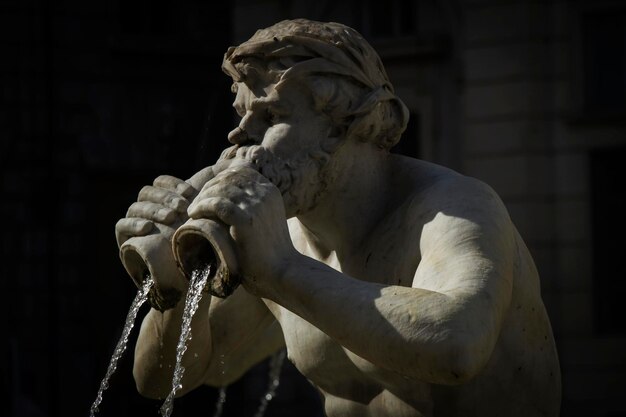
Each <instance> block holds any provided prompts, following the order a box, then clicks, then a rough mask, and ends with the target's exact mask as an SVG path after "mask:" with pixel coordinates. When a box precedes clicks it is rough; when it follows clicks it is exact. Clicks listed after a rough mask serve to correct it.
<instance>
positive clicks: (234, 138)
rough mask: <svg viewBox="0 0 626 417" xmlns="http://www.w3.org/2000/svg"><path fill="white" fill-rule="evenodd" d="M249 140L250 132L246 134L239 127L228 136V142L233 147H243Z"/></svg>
mask: <svg viewBox="0 0 626 417" xmlns="http://www.w3.org/2000/svg"><path fill="white" fill-rule="evenodd" d="M249 140H250V139H249V137H248V132H246V131H245V130H244V129H242V128H241V127H239V126H238V127H236V128H235V129H233V130H231V132H230V133H229V134H228V141H229V142H230V143H232V144H233V145H243V144H245V143H246V142H248V141H249Z"/></svg>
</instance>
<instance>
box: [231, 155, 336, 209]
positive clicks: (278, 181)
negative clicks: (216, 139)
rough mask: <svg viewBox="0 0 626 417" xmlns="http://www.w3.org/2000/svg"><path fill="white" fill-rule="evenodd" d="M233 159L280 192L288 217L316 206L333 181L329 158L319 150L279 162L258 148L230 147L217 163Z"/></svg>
mask: <svg viewBox="0 0 626 417" xmlns="http://www.w3.org/2000/svg"><path fill="white" fill-rule="evenodd" d="M225 159H235V160H237V159H238V160H242V161H246V162H249V163H251V164H252V165H253V166H254V167H255V168H256V169H257V170H258V171H259V173H260V174H261V175H263V176H264V177H265V178H267V179H268V180H270V181H271V182H272V184H274V185H275V186H276V187H277V188H278V189H279V190H280V192H281V194H282V196H283V200H284V203H285V211H286V212H287V216H288V217H292V216H297V215H300V214H304V213H306V212H308V211H310V210H312V209H313V208H315V207H316V206H317V204H318V203H319V201H320V199H321V197H322V196H323V195H324V194H325V191H326V190H327V188H328V184H329V183H330V181H331V180H332V179H331V177H332V175H331V171H332V170H331V169H330V164H329V162H330V160H331V154H330V153H329V152H326V151H324V150H322V149H317V150H314V151H301V152H299V153H298V154H296V155H294V156H293V157H291V158H289V159H282V158H280V157H278V156H276V155H275V154H274V153H273V152H272V151H270V150H268V149H267V148H263V147H261V146H259V145H252V146H244V147H239V146H231V147H230V148H227V149H225V150H224V152H222V155H221V156H220V160H225Z"/></svg>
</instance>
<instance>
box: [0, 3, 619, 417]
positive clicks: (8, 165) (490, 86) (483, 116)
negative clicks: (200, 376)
mask: <svg viewBox="0 0 626 417" xmlns="http://www.w3.org/2000/svg"><path fill="white" fill-rule="evenodd" d="M309 3H310V4H309ZM600 3H602V5H601V6H602V7H599V5H600ZM502 4H504V5H505V6H504V7H502V8H501V9H500V6H501V5H502ZM517 6H520V7H519V8H516V7H517ZM242 10H244V11H245V13H244V12H242ZM511 10H513V12H511ZM515 10H519V11H521V13H520V14H519V16H517V15H516V13H515ZM302 11H304V12H302ZM307 11H308V12H310V14H307ZM546 11H547V12H548V13H546ZM440 12H441V13H440ZM439 13H440V14H439ZM301 16H304V17H310V18H314V19H317V20H338V21H342V22H345V23H347V24H349V25H351V26H354V27H355V28H356V29H358V30H360V31H361V32H362V33H364V34H365V35H366V38H368V39H370V40H372V39H373V40H374V41H375V42H372V43H373V44H374V47H375V48H376V49H377V50H379V52H380V51H383V52H381V55H383V62H385V64H386V65H387V68H388V70H390V73H391V72H394V73H395V75H397V76H398V77H399V78H400V79H399V80H397V79H394V78H392V81H393V82H394V84H395V85H396V87H398V85H407V84H408V85H411V86H413V85H414V84H415V85H416V87H415V89H414V90H411V91H409V93H414V95H415V96H417V97H418V98H420V100H421V99H422V98H423V97H432V98H433V100H432V102H431V101H414V102H412V103H409V102H408V101H407V105H409V107H410V108H411V113H412V121H411V124H410V125H409V127H408V129H407V133H406V134H405V137H406V138H409V139H404V140H403V141H402V142H401V144H400V146H399V148H398V149H396V151H398V152H402V153H406V154H408V155H411V156H418V157H422V158H425V159H429V160H433V161H434V162H438V163H442V164H444V165H449V166H452V167H453V168H454V169H458V170H459V171H461V172H464V173H468V174H470V175H472V176H476V177H478V178H480V179H483V180H485V181H487V182H488V183H489V184H491V185H492V186H494V188H495V189H496V191H498V193H500V195H501V196H503V200H504V201H505V203H506V204H507V207H508V208H509V211H510V212H511V214H512V217H513V219H514V221H515V223H516V225H517V226H518V228H520V231H521V232H522V235H523V236H524V238H525V239H526V242H527V243H528V244H529V247H530V249H531V252H532V253H533V256H534V258H535V260H536V261H537V264H538V266H539V270H540V272H541V275H542V291H543V296H544V300H545V302H546V306H547V308H548V311H549V313H550V317H551V320H552V323H553V326H554V330H555V335H556V338H557V345H558V348H559V353H560V357H561V365H562V370H563V386H564V395H563V398H564V399H563V408H562V409H563V413H562V414H563V415H564V416H583V415H584V416H588V415H598V416H605V417H618V416H624V415H626V406H624V403H623V400H622V398H623V392H624V391H625V390H626V386H625V382H624V381H625V380H626V350H625V349H624V346H626V320H624V314H623V313H622V312H621V305H622V304H623V301H622V300H623V294H624V292H625V291H626V280H625V279H624V278H625V277H624V272H623V270H624V268H623V265H622V259H623V254H624V250H625V248H626V246H625V244H624V242H623V236H624V235H626V220H625V219H626V216H624V215H623V212H624V210H626V200H625V197H624V193H623V188H624V187H623V185H622V184H623V181H622V179H623V174H622V171H623V161H624V158H626V135H625V134H623V133H622V132H624V126H625V125H626V76H624V74H626V24H625V22H626V2H623V1H620V0H617V1H613V0H602V1H595V2H594V1H588V2H585V1H582V0H580V1H578V0H572V1H569V0H506V1H504V0H503V1H497V0H493V1H491V0H463V1H461V0H459V1H456V0H423V1H422V0H389V1H386V2H382V1H374V0H369V1H364V2H360V1H357V0H350V1H346V2H334V1H318V2H306V1H295V0H294V1H289V0H284V1H279V0H267V1H260V2H255V1H251V0H241V1H237V2H234V1H233V2H228V1H225V2H218V1H202V0H184V1H177V2H173V1H164V0H157V1H149V0H133V1H124V0H111V1H106V0H95V1H89V2H85V1H78V0H58V1H46V0H24V1H19V0H0V45H2V55H0V57H1V58H0V76H1V77H2V90H1V91H2V96H1V97H0V103H2V106H1V107H0V169H1V180H0V187H1V188H0V193H1V194H0V210H1V212H0V213H1V217H0V219H2V226H1V229H0V230H1V231H2V233H1V244H2V248H1V251H0V253H1V256H2V258H1V260H2V262H0V277H1V283H2V284H3V285H2V292H0V294H1V296H0V297H1V298H0V299H1V300H2V302H1V303H0V304H1V309H2V310H0V311H1V312H2V314H1V320H2V322H1V324H2V327H1V329H4V332H3V335H6V337H4V338H3V339H0V341H1V342H2V343H0V378H1V379H0V392H1V393H2V394H1V396H0V400H3V402H2V404H3V406H2V407H1V408H0V410H2V411H0V415H7V416H11V417H18V416H19V417H30V416H36V417H38V416H85V415H88V412H89V407H90V405H91V403H92V402H93V400H94V399H95V395H96V392H97V390H98V387H99V384H100V379H101V378H102V376H103V375H104V373H105V370H106V367H107V364H108V361H109V358H110V356H111V353H112V351H113V348H114V346H115V344H116V342H117V339H118V337H119V335H120V334H121V331H122V326H123V323H124V318H125V316H126V312H127V309H128V307H129V305H130V303H131V300H132V299H133V297H134V295H135V293H136V288H135V287H134V285H133V284H132V282H131V280H130V279H129V278H128V276H127V275H126V272H125V271H124V269H123V267H122V265H121V263H120V262H119V260H118V250H117V245H116V243H115V238H114V225H115V222H116V221H117V220H118V219H119V218H120V217H123V216H124V215H125V212H126V209H127V207H128V206H129V205H130V204H131V203H132V202H133V201H134V200H135V199H136V195H137V192H138V191H139V189H140V188H141V187H142V186H143V185H145V184H149V183H151V182H152V180H153V179H154V178H155V177H156V176H158V175H160V174H171V175H174V176H177V177H181V178H188V177H189V176H191V175H192V174H193V173H195V172H196V171H198V170H199V169H201V168H203V167H204V166H207V165H210V164H211V163H212V162H213V161H214V160H215V159H216V158H217V157H218V155H219V153H220V151H221V150H222V149H223V148H224V147H225V146H226V144H227V141H226V139H225V138H226V135H227V132H228V131H229V130H231V128H232V127H233V125H234V120H235V119H234V112H233V111H232V109H231V102H232V94H231V92H230V84H231V82H230V79H229V78H228V77H227V76H226V75H224V74H223V73H222V72H221V70H220V65H221V61H222V56H223V54H224V52H225V51H226V48H227V47H228V46H230V45H233V44H237V43H239V42H241V41H242V40H245V39H246V38H247V37H249V36H250V35H251V34H252V33H253V32H254V30H255V29H256V28H260V27H264V26H268V25H270V24H272V23H274V22H276V21H277V20H280V19H282V18H293V17H301ZM411 16H412V17H413V19H411ZM416 16H417V18H416ZM441 16H446V19H447V20H446V19H441V20H437V19H439V18H440V17H441ZM482 19H484V21H485V23H484V24H483V23H482V22H483V20H482ZM450 22H452V23H450ZM501 22H505V23H501ZM563 22H569V24H570V25H571V27H570V28H569V29H567V30H565V31H563V30H561V29H559V28H558V26H559V25H563ZM464 25H467V26H466V27H468V28H470V29H468V30H466V31H465V32H463V27H464ZM507 26H511V27H510V28H509V27H507ZM553 26H554V28H553ZM528 28H531V29H532V30H530V29H528ZM546 28H547V29H546ZM509 29H510V33H509ZM526 29H528V30H526ZM544 29H546V31H545V33H544ZM553 29H554V30H553ZM559 31H560V32H559ZM440 32H441V33H444V35H445V36H440V35H441V33H440ZM526 32H529V33H526ZM557 32H559V33H561V34H555V33H557ZM562 33H571V35H567V36H564V35H563V34H562ZM520 45H522V47H526V46H527V45H530V46H528V48H529V49H528V50H529V51H530V52H528V53H527V54H526V55H523V54H522V55H523V56H522V58H520V57H519V56H518V55H516V54H515V51H518V50H519V49H517V48H519V46H520ZM545 45H548V46H550V45H551V46H553V49H548V51H549V53H547V54H544V53H543V52H541V51H543V50H542V49H541V48H542V47H543V46H545ZM522 50H523V49H522ZM493 51H498V52H497V53H495V54H493V55H490V53H493ZM536 51H540V52H539V55H535V54H536ZM564 51H565V52H568V53H569V56H565V55H562V53H563V52H564ZM551 54H553V55H554V56H553V55H551ZM494 57H495V58H494ZM502 57H505V58H506V59H502ZM508 58H511V59H510V62H509V60H508ZM516 60H517V61H516ZM557 61H558V62H568V67H567V68H565V69H563V68H562V69H561V70H559V71H561V72H558V71H557V72H556V73H554V74H553V73H551V72H550V71H551V70H552V68H551V66H550V65H552V63H554V62H557ZM463 62H464V64H463ZM476 63H478V64H476ZM472 65H474V66H472ZM555 66H557V67H558V65H555ZM406 68H409V69H410V71H412V72H411V74H412V75H411V76H409V75H407V72H406ZM459 68H461V69H459ZM494 68H495V69H494ZM546 74H547V75H546ZM412 76H415V78H416V79H418V80H419V82H418V83H414V82H413V79H412V78H411V77H412ZM403 77H404V78H403ZM561 79H568V82H567V89H568V94H569V95H567V94H566V95H564V94H562V93H561V92H560V90H558V89H556V88H555V91H552V90H550V88H553V86H554V85H560V84H559V83H560V82H561V81H562V80H561ZM418 84H419V85H418ZM519 85H523V86H526V85H527V86H528V88H527V89H526V90H524V91H523V92H522V93H519V90H516V89H515V88H517V86H519ZM511 86H513V87H511ZM545 86H548V88H547V90H550V91H549V93H550V94H553V96H550V95H549V94H548V93H547V92H546V87H545ZM405 92H406V91H405ZM515 94H519V95H515ZM409 96H410V94H409ZM494 97H495V98H494ZM529 97H530V99H529ZM555 97H557V98H558V100H557V99H556V98H555ZM563 97H566V98H563ZM403 99H404V97H403ZM463 100H466V101H465V103H466V105H465V111H466V113H467V115H466V116H467V117H466V118H465V119H464V118H463V117H462V115H460V113H461V112H460V111H459V108H462V107H463V106H462V105H461V104H459V103H463ZM550 100H553V101H554V102H557V101H568V100H569V101H570V102H571V104H570V103H568V106H566V107H565V108H564V109H561V108H558V109H557V110H554V109H555V108H557V107H558V106H554V108H552V107H549V106H544V103H545V102H546V101H550ZM518 101H519V102H523V103H526V102H528V103H529V105H528V108H525V107H523V106H518V105H517V102H518ZM424 103H426V104H424ZM467 103H468V104H467ZM502 109H504V110H502ZM507 112H508V113H507ZM546 121H547V122H546ZM552 122H555V124H554V126H557V127H554V126H553V125H550V124H549V123H552ZM463 123H465V124H463ZM494 126H495V127H494ZM518 127H520V128H519V129H518ZM472 129H473V130H472ZM483 129H484V130H483ZM490 129H494V130H490ZM559 129H561V130H559ZM459 131H463V132H461V133H465V136H466V142H465V143H460V142H459V141H458V140H456V139H454V138H455V137H461V136H463V135H462V134H461V133H460V132H459ZM520 131H521V132H522V133H519V132H520ZM472 132H480V133H481V134H480V135H479V134H476V133H472ZM485 132H486V134H484V135H483V134H482V133H485ZM494 132H495V133H496V134H493V133H494ZM501 133H504V135H501ZM507 134H508V136H507ZM429 135H430V136H432V138H431V139H432V142H433V143H432V146H430V145H429V146H430V147H429V146H426V145H425V144H427V143H428V140H427V139H428V136H429ZM518 136H520V137H523V144H522V145H523V146H520V147H519V148H512V145H511V146H509V143H514V142H515V139H516V138H517V137H518ZM511 137H512V138H511ZM411 138H412V139H411ZM520 155H521V156H520ZM520 160H521V161H522V163H521V164H519V165H514V168H511V167H510V166H509V165H507V164H508V162H507V163H502V164H500V163H501V162H502V161H512V162H516V161H520ZM574 162H576V163H574ZM524 164H526V165H524ZM494 167H495V168H494ZM519 167H521V168H520V169H517V168H519ZM524 167H525V168H526V169H527V171H521V169H522V168H524ZM544 171H546V172H548V174H549V175H544V174H545V172H544ZM537 177H539V178H540V180H537V179H536V178H537ZM519 178H522V179H521V180H519ZM555 178H556V179H555ZM559 181H560V182H559ZM521 182H525V183H528V184H530V185H529V187H528V188H529V190H530V191H529V192H527V194H528V195H530V197H528V196H527V195H526V194H524V193H523V192H522V193H519V192H518V193H517V194H516V191H515V187H518V185H519V184H520V183H521ZM546 184H547V185H546ZM563 184H564V186H563V187H562V188H564V190H560V188H559V187H561V186H562V185H563ZM580 184H583V186H580ZM550 187H551V188H550ZM543 188H546V189H548V188H549V190H548V191H547V192H545V195H544V194H541V190H542V189H543ZM511 190H513V191H511ZM537 190H539V191H537ZM572 190H574V191H572ZM580 190H583V191H580ZM523 191H524V190H523ZM524 192H526V191H524ZM559 193H560V194H559ZM576 193H579V194H576ZM540 194H541V195H540ZM520 195H521V197H520ZM537 207H539V208H538V209H537ZM570 208H572V209H571V210H570ZM533 210H534V211H533ZM546 218H548V219H550V220H549V221H546V220H545V219H546ZM587 229H589V230H590V232H589V233H588V235H586V234H585V233H587V232H585V231H586V230H587ZM546 230H547V231H546ZM533 233H535V236H533ZM570 235H572V236H574V238H572V239H571V240H572V241H571V242H570V241H568V240H567V239H569V237H568V236H570ZM581 236H582V237H581ZM586 280H588V281H589V282H587V281H586ZM143 314H145V308H144V310H142V312H140V317H139V318H138V321H137V323H140V320H141V316H142V315H143ZM136 333H137V329H135V331H134V332H133V335H132V337H131V341H130V347H129V351H128V352H127V355H126V357H125V358H124V359H123V360H122V361H121V362H120V364H119V369H118V371H117V373H116V374H115V375H114V377H113V378H112V381H111V384H110V389H109V390H107V391H106V392H105V395H104V401H103V403H102V406H101V412H100V414H99V415H101V416H118V417H124V416H131V415H132V416H144V415H145V416H155V415H157V410H158V408H159V406H160V405H161V402H159V401H150V400H147V399H144V398H142V397H141V396H139V395H138V394H137V392H136V390H135V387H134V382H133V380H132V372H131V369H132V349H133V346H134V338H135V337H136ZM267 367H268V364H267V363H262V364H260V365H259V366H257V367H256V368H254V369H253V370H252V371H251V372H250V373H249V374H248V375H247V376H246V377H244V378H243V379H242V380H241V381H240V382H238V383H236V384H234V385H233V386H231V387H229V389H228V399H227V402H226V406H225V409H224V416H241V417H246V416H252V415H254V411H255V410H256V407H257V406H258V403H259V401H260V397H261V396H262V393H263V391H264V389H265V386H266V384H267V375H268V369H267ZM216 395H217V392H216V390H215V389H212V388H209V387H202V388H200V389H197V390H195V391H194V392H192V393H190V394H188V395H186V396H185V397H183V398H181V399H178V400H176V402H175V407H174V415H175V416H197V415H212V413H213V408H214V404H215V398H216ZM266 415H267V416H268V417H271V416H292V415H298V416H321V415H322V414H321V406H320V401H319V398H318V397H317V393H316V392H315V391H314V390H313V389H312V388H311V387H310V386H309V385H308V383H307V382H306V381H305V380H304V379H303V377H301V376H300V375H299V374H298V373H297V371H295V369H294V368H293V366H291V365H290V364H289V363H288V362H287V363H286V364H285V367H284V368H283V375H282V384H281V385H280V388H279V390H278V396H277V398H276V399H275V400H274V401H273V402H272V403H271V405H270V407H269V408H268V412H267V413H266Z"/></svg>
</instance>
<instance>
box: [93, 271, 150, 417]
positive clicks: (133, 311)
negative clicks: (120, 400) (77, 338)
mask: <svg viewBox="0 0 626 417" xmlns="http://www.w3.org/2000/svg"><path fill="white" fill-rule="evenodd" d="M152 284H153V281H152V277H151V276H150V275H146V277H145V279H144V281H143V285H142V286H141V288H140V289H139V290H138V291H137V295H136V296H135V299H134V300H133V303H132V304H131V305H130V310H129V311H128V315H127V316H126V324H125V325H124V330H123V331H122V336H121V337H120V340H119V341H118V342H117V345H116V346H115V351H113V356H112V357H111V361H110V362H109V367H108V368H107V372H106V374H105V375H104V378H102V382H101V383H100V389H99V390H98V395H97V396H96V400H95V401H94V402H93V404H92V405H91V412H90V414H89V415H90V417H94V415H95V414H96V413H97V412H98V406H99V405H100V403H101V402H102V395H103V394H104V391H105V390H106V389H107V388H108V387H109V379H110V378H111V376H112V375H113V373H114V372H115V370H116V369H117V362H118V361H119V360H120V358H121V357H122V355H123V354H124V351H125V350H126V345H127V344H128V336H129V335H130V331H131V330H132V329H133V326H134V325H135V319H136V318H137V312H138V311H139V307H141V305H142V304H143V303H145V302H146V300H147V299H148V291H150V288H151V287H152Z"/></svg>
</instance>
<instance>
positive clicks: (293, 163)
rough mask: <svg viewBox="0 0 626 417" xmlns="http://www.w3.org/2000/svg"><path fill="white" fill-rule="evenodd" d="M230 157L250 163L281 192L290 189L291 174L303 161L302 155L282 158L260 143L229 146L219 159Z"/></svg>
mask: <svg viewBox="0 0 626 417" xmlns="http://www.w3.org/2000/svg"><path fill="white" fill-rule="evenodd" d="M231 159H232V160H240V161H245V162H248V163H250V164H251V165H252V166H253V167H254V168H256V169H257V170H258V171H259V173H260V174H261V175H263V176H264V177H266V178H267V179H268V180H270V181H271V182H272V183H273V184H274V185H275V186H276V187H277V188H278V189H279V190H280V192H281V193H283V194H284V193H285V192H286V191H288V190H289V189H290V187H291V185H292V184H293V182H294V178H293V176H294V175H297V174H296V172H297V170H298V168H300V167H302V166H303V164H304V162H305V161H304V160H303V159H304V158H302V157H299V158H294V159H289V160H284V159H282V158H280V157H278V156H277V155H276V154H274V153H273V152H272V151H270V150H268V149H267V148H264V147H262V146H260V145H247V146H240V145H235V146H231V147H230V148H227V149H225V150H224V151H223V152H222V155H221V156H220V160H231Z"/></svg>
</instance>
